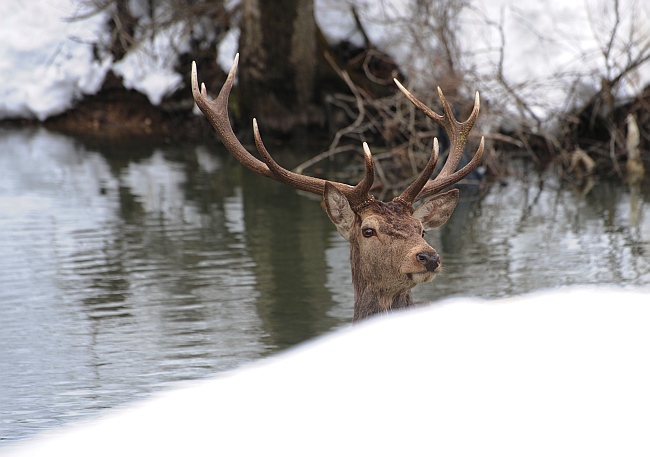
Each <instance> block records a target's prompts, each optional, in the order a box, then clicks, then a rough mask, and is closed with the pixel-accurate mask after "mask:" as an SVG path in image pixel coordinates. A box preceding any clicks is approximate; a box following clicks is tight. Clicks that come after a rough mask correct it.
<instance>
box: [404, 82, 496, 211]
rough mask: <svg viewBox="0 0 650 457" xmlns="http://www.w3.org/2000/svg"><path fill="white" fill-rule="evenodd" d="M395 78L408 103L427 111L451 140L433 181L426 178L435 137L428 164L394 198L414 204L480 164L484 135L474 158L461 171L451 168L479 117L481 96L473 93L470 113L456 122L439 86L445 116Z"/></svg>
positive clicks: (433, 158) (435, 153)
mask: <svg viewBox="0 0 650 457" xmlns="http://www.w3.org/2000/svg"><path fill="white" fill-rule="evenodd" d="M394 81H395V84H397V87H398V88H399V90H401V91H402V92H403V93H404V95H406V97H407V98H408V99H409V100H410V101H411V103H413V104H414V105H415V106H416V107H417V108H418V109H420V110H421V111H422V112H423V113H424V114H426V115H427V117H429V118H430V119H431V120H432V121H434V122H435V123H436V124H438V125H440V126H441V127H442V128H444V129H445V132H447V135H448V136H449V141H450V142H451V146H450V147H449V155H448V157H447V161H446V162H445V165H444V166H443V167H442V170H441V171H440V173H439V174H438V176H436V177H435V179H434V180H432V181H429V178H430V177H431V174H432V173H433V169H434V168H435V164H436V161H437V159H438V141H437V139H434V142H433V154H432V155H431V159H430V160H429V163H428V164H427V166H426V167H425V169H424V170H423V171H422V173H421V174H420V176H419V177H418V178H417V179H416V180H415V181H414V182H413V183H412V184H411V185H410V186H409V187H408V188H407V189H406V190H404V192H402V194H401V195H400V196H399V197H396V198H398V199H399V200H401V201H405V202H408V203H410V204H413V203H414V202H416V201H418V200H421V199H423V198H426V197H429V196H431V195H434V194H437V193H438V192H440V191H441V190H443V189H444V188H446V187H449V186H451V185H452V184H455V183H457V182H458V181H460V180H461V179H463V178H465V177H466V176H467V175H469V174H470V173H471V172H472V171H473V170H474V169H475V168H476V167H477V166H478V164H479V163H480V161H481V157H483V148H484V146H485V138H483V137H482V138H481V144H480V145H479V147H478V150H477V151H476V154H474V157H472V160H470V162H469V163H468V164H467V165H465V166H464V167H463V168H461V169H460V170H458V171H454V170H456V167H458V163H459V162H460V159H461V157H462V156H463V150H464V149H465V144H466V143H467V137H468V136H469V132H470V130H472V127H473V126H474V123H475V122H476V118H477V117H478V111H479V107H480V99H479V95H478V92H476V98H475V99H474V108H473V109H472V113H471V114H470V116H469V118H468V119H467V120H466V121H465V122H458V121H457V120H456V118H455V117H454V113H453V112H452V110H451V106H449V103H448V102H447V100H446V99H445V96H444V94H443V93H442V90H441V89H440V87H438V95H439V96H440V100H441V101H442V109H443V111H444V115H442V116H441V115H440V114H437V113H435V112H434V111H433V110H432V109H431V108H429V107H428V106H426V105H425V104H424V103H422V102H421V101H420V100H418V99H417V98H415V96H414V95H413V94H411V93H410V92H409V91H408V90H407V89H406V88H405V87H404V86H403V85H402V84H401V83H400V82H399V81H398V80H397V79H394Z"/></svg>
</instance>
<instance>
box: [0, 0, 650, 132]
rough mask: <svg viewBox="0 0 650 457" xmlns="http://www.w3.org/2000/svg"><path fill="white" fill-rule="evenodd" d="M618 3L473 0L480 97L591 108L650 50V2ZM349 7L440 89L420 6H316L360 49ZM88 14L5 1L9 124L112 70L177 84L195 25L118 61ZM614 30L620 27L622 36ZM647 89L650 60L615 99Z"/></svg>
mask: <svg viewBox="0 0 650 457" xmlns="http://www.w3.org/2000/svg"><path fill="white" fill-rule="evenodd" d="M231 3H232V2H231ZM619 3H620V9H619V11H618V12H619V13H620V15H617V14H615V13H616V12H615V11H614V10H613V5H614V2H613V1H610V0H602V1H596V2H587V3H585V2H583V1H582V0H570V1H567V0H552V1H549V2H544V3H539V2H533V1H514V0H499V1H491V2H481V1H478V0H474V1H472V2H470V6H469V7H467V8H464V9H463V11H462V13H461V15H460V17H459V18H458V28H459V30H460V33H459V45H460V51H461V55H462V56H463V57H462V63H463V67H464V68H467V69H470V70H472V71H474V72H476V73H477V74H478V76H479V77H478V79H477V81H476V85H478V86H480V87H473V88H472V91H473V90H475V89H479V90H480V91H481V93H482V96H483V99H484V100H491V99H492V100H496V99H499V100H506V101H507V100H509V99H508V97H509V96H510V95H511V94H509V89H513V88H514V89H516V90H517V93H518V95H519V97H521V98H522V99H524V100H525V101H526V103H528V104H529V108H530V111H529V112H528V114H529V115H534V116H537V117H539V118H540V119H544V118H546V117H548V116H550V115H551V114H552V113H554V112H558V111H563V110H565V109H567V108H569V107H571V106H573V105H575V104H577V103H580V102H581V101H584V100H585V98H586V97H588V96H590V95H591V94H593V93H594V91H596V90H597V89H598V88H599V87H600V84H601V78H605V79H607V78H614V77H615V76H616V74H617V72H619V71H622V70H623V69H625V68H626V66H627V65H628V64H629V63H630V62H629V61H628V59H629V58H630V57H634V56H638V55H643V53H644V52H645V53H646V54H647V53H648V52H650V25H649V24H650V3H649V2H643V1H640V0H621V1H620V2H619ZM350 4H355V5H356V7H357V10H358V11H359V14H360V18H361V21H362V23H363V25H364V27H365V30H366V32H367V33H368V36H369V37H370V39H371V40H372V41H373V43H374V44H376V45H377V46H379V47H380V48H381V49H383V50H384V51H386V52H387V53H388V54H390V55H392V56H393V57H394V58H395V60H396V61H397V63H398V64H399V65H400V66H401V67H402V68H403V69H405V70H406V71H407V73H408V74H409V75H410V76H411V78H413V79H414V81H416V82H417V80H418V77H419V80H420V81H419V82H420V83H424V84H428V85H431V84H433V85H435V84H436V81H430V80H429V79H430V78H431V72H430V71H429V69H430V68H431V67H432V66H433V65H432V62H431V61H430V56H427V55H423V54H426V49H427V46H428V45H427V44H426V43H425V44H424V47H423V45H422V43H420V44H418V45H416V44H415V41H414V37H413V36H411V35H409V31H408V30H407V29H405V23H407V22H408V21H406V18H408V17H411V16H409V14H412V12H411V8H412V2H411V1H409V0H390V1H385V2H361V1H352V2H346V1H340V0H315V15H316V20H317V22H318V24H319V25H320V27H321V29H322V30H323V32H324V33H325V35H326V37H327V38H328V39H329V40H330V41H331V42H337V41H341V40H350V41H352V42H357V43H358V44H361V43H360V40H361V38H360V35H359V33H358V31H357V30H356V29H355V23H354V19H353V17H352V15H351V13H350ZM131 7H132V10H133V11H132V15H133V16H134V17H142V15H143V14H144V13H143V12H142V11H138V2H135V1H134V2H132V5H131ZM87 12H88V10H87V7H86V6H82V3H81V2H80V1H79V0H32V1H29V2H24V1H21V0H5V1H3V2H2V3H1V4H0V40H1V42H2V43H3V46H2V47H0V78H1V81H0V82H1V85H0V87H1V89H0V119H6V118H37V119H41V120H42V119H46V118H48V117H50V116H52V115H55V114H58V113H61V112H63V111H65V110H66V109H68V108H69V107H71V106H72V105H73V103H74V102H75V101H76V100H78V99H79V98H80V97H82V96H84V95H87V94H94V93H96V92H97V91H98V90H99V88H100V87H101V84H102V82H103V80H104V77H105V75H106V73H107V72H108V71H109V70H110V69H112V70H113V71H114V72H115V73H116V74H117V75H119V76H122V77H123V80H124V85H125V87H126V88H133V89H136V90H138V91H140V92H142V93H144V94H146V95H147V97H148V98H149V100H150V101H151V102H152V103H153V104H159V103H160V102H161V100H163V98H164V97H165V96H166V95H168V94H170V93H171V92H173V91H174V90H176V89H177V88H178V87H179V85H180V84H181V81H182V75H180V74H179V73H178V72H177V71H176V69H175V66H176V64H177V61H178V55H179V53H181V52H188V51H190V49H189V38H190V37H189V36H187V35H188V33H189V32H188V30H189V29H190V28H189V27H186V26H185V25H182V24H180V23H177V24H176V25H174V24H172V25H170V26H168V27H167V28H165V29H161V30H158V31H157V32H156V34H155V36H154V38H153V39H145V40H142V41H141V43H140V44H138V45H137V46H136V47H135V49H134V50H132V51H131V52H129V53H128V54H127V55H126V57H125V58H124V59H122V60H121V61H120V62H113V59H112V57H110V54H109V53H108V52H106V51H105V50H104V49H103V47H105V44H106V42H107V41H108V33H109V32H108V30H107V26H106V24H107V20H108V16H107V13H106V12H102V13H98V14H95V15H90V16H89V17H85V16H86V13H87ZM84 17H85V18H84ZM74 18H77V19H76V20H71V19H74ZM612 30H616V31H617V33H616V35H615V36H613V37H612V35H611V32H612ZM236 43H237V29H236V28H234V29H232V30H231V31H230V32H229V33H228V34H226V37H225V38H224V41H222V43H221V45H220V47H219V48H220V55H219V63H220V64H221V65H222V66H224V67H225V69H227V68H229V67H230V63H231V62H232V57H233V56H234V53H235V52H236ZM606 49H609V52H605V51H606ZM423 51H424V52H423ZM98 57H99V61H98V60H97V58H98ZM648 83H650V61H648V62H645V63H643V64H642V65H640V66H638V67H637V68H635V69H634V70H632V71H630V72H629V75H628V77H627V78H625V80H624V81H623V84H621V86H620V90H619V92H618V94H617V95H619V96H626V95H631V94H635V93H639V91H640V90H641V89H642V88H643V87H644V86H646V85H647V84H648ZM188 93H189V92H188ZM513 104H515V103H514V101H513Z"/></svg>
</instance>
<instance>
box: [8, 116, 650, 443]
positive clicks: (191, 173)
mask: <svg viewBox="0 0 650 457" xmlns="http://www.w3.org/2000/svg"><path fill="white" fill-rule="evenodd" d="M280 161H282V156H280ZM649 202H650V195H649V193H648V190H647V187H646V189H645V190H643V189H640V190H638V189H637V190H635V191H630V190H628V189H626V188H625V187H622V186H619V185H612V184H607V183H598V184H597V185H596V186H595V187H594V188H593V189H591V191H589V192H588V193H586V194H585V193H584V192H581V191H580V190H579V189H575V188H572V187H569V186H564V185H562V184H561V183H559V182H557V181H556V180H554V179H553V178H552V177H548V176H546V177H538V176H536V175H532V174H531V176H530V177H529V178H527V179H526V180H525V181H524V182H522V181H515V180H512V181H508V182H507V183H506V185H496V186H492V187H491V188H489V189H488V191H487V193H486V194H485V196H484V197H483V198H482V199H480V200H478V199H472V200H467V201H464V202H462V203H461V205H460V206H459V208H458V209H457V211H456V212H455V213H454V216H453V217H452V219H451V220H450V221H449V222H448V224H446V225H445V226H444V227H443V228H442V229H440V230H438V231H435V232H432V233H430V234H429V235H428V238H429V241H430V243H431V244H432V245H433V246H435V247H436V248H437V249H438V250H439V252H440V253H441V255H442V257H443V260H444V265H445V270H444V273H443V275H441V277H439V278H438V279H437V280H436V281H435V282H434V283H433V284H428V285H424V286H419V288H418V289H416V294H415V295H416V299H417V300H419V301H421V302H426V301H430V300H437V299H440V298H443V297H446V296H451V295H459V294H464V295H476V296H481V297H499V296H506V295H511V294H514V293H521V292H526V291H530V290H535V289H539V288H547V287H553V286H557V285H564V284H585V283H609V284H629V285H639V284H643V285H648V284H650V255H649V251H650V203H649ZM347 259H348V247H347V244H346V242H345V241H344V240H343V239H342V238H340V237H339V235H338V234H337V233H336V230H335V229H334V227H333V226H332V224H331V223H330V222H329V220H328V219H327V216H326V215H325V213H324V212H323V211H322V209H321V208H320V205H319V203H318V201H316V200H314V199H310V198H306V197H304V196H300V195H298V194H297V193H296V192H294V191H292V190H291V189H288V188H285V187H284V186H282V185H280V184H277V183H275V182H271V181H269V180H266V179H263V178H260V177H257V176H254V175H253V174H252V173H250V172H248V171H247V170H243V169H242V167H240V166H239V165H238V164H237V163H235V162H234V161H233V160H231V159H229V158H228V156H226V155H225V154H223V153H222V152H221V151H214V150H211V149H208V148H206V147H204V146H200V145H199V146H186V147H179V146H150V145H132V146H129V147H124V146H120V147H116V146H111V145H99V146H98V145H88V144H84V143H82V142H81V141H79V140H75V139H73V138H69V137H65V136H61V135H57V134H52V133H48V132H46V131H43V130H38V129H34V130H31V129H21V130H11V129H9V130H0V348H1V350H0V440H2V441H0V443H2V442H4V443H6V442H9V441H12V440H15V439H20V438H24V437H27V436H30V435H33V434H34V433H36V432H38V431H40V430H43V429H47V428H51V427H54V426H57V425H59V424H62V423H65V422H68V421H70V420H73V419H74V418H77V417H81V416H86V415H88V414H92V413H96V412H98V411H100V410H102V409H105V408H110V407H112V406H115V405H118V404H121V403H124V402H127V401H130V400H133V399H135V398H139V397H142V396H144V395H147V394H148V393H150V392H152V391H155V390H158V389H161V388H163V387H165V386H167V385H168V384H169V383H170V382H173V381H176V380H185V379H194V378H199V377H204V376H207V375H210V374H213V373H216V372H218V371H222V370H226V369H229V368H233V367H236V366H238V365H241V364H243V363H245V362H248V361H251V360H254V359H257V358H260V357H264V356H266V355H268V354H272V353H274V352H276V351H278V350H280V349H283V348H286V347H290V346H292V345H295V344H297V343H299V342H301V341H304V340H306V339H308V338H312V337H314V336H317V335H319V334H322V333H324V332H327V331H330V330H332V329H335V328H337V327H340V326H344V325H348V323H349V322H350V320H351V317H352V300H353V294H352V288H351V285H350V279H349V264H348V260H347ZM0 446H1V444H0Z"/></svg>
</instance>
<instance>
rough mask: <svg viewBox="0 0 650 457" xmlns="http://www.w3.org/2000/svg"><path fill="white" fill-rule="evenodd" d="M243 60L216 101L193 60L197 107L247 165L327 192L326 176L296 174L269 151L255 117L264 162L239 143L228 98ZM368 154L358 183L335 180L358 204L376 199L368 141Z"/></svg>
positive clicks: (291, 183)
mask: <svg viewBox="0 0 650 457" xmlns="http://www.w3.org/2000/svg"><path fill="white" fill-rule="evenodd" d="M238 63H239V54H237V55H236V56H235V60H234V62H233V64H232V67H231V69H230V72H229V73H228V77H227V78H226V82H225V83H224V85H223V87H222V88H221V91H220V92H219V95H218V96H217V98H216V99H215V100H209V99H208V96H207V90H206V88H205V85H204V84H201V90H199V85H198V77H197V72H196V63H195V62H192V95H193V96H194V100H195V101H196V104H197V106H198V107H199V108H200V109H201V111H202V112H203V114H204V115H205V116H206V117H207V118H208V120H209V121H210V123H211V124H212V126H213V127H214V129H215V130H216V131H217V133H218V134H219V137H220V138H221V141H222V142H223V144H224V146H226V149H228V151H230V153H231V154H232V155H233V156H234V157H235V158H236V159H237V160H238V161H239V162H240V163H241V164H242V165H244V166H245V167H247V168H248V169H250V170H252V171H254V172H255V173H257V174H260V175H262V176H266V177H268V178H272V179H275V180H276V181H280V182H282V183H284V184H287V185H289V186H291V187H293V188H295V189H299V190H304V191H306V192H311V193H314V194H318V195H323V191H324V190H325V183H326V181H325V180H324V179H320V178H314V177H312V176H305V175H301V174H299V173H295V172H292V171H289V170H286V169H285V168H282V167H281V166H280V165H278V164H277V162H275V160H273V158H272V157H271V155H270V154H269V152H268V151H267V149H266V147H265V146H264V143H263V142H262V137H261V136H260V132H259V128H258V126H257V121H256V120H255V119H253V133H254V137H255V145H256V146H257V150H258V152H259V153H260V156H261V157H262V160H263V161H260V160H259V159H257V158H255V157H254V156H253V155H252V154H251V153H250V152H248V150H247V149H246V148H245V147H244V146H243V145H242V144H241V143H240V142H239V140H238V139H237V136H236V135H235V132H233V130H232V127H231V125H230V118H229V116H228V97H229V96H230V91H231V90H232V87H233V84H234V82H235V74H236V72H237V64H238ZM364 154H365V163H366V175H365V177H364V178H363V179H362V180H361V182H360V183H359V184H357V185H356V186H351V185H349V184H345V183H340V182H332V184H333V185H334V186H336V188H338V189H339V190H340V191H341V192H342V193H343V194H344V195H345V196H346V197H347V199H348V201H349V202H350V205H351V206H352V207H353V208H354V207H355V206H360V205H364V204H365V203H367V202H369V201H372V200H374V198H373V197H372V195H370V193H369V191H370V187H371V186H372V182H373V179H374V165H373V162H372V155H371V154H370V150H369V149H368V146H367V145H366V144H364Z"/></svg>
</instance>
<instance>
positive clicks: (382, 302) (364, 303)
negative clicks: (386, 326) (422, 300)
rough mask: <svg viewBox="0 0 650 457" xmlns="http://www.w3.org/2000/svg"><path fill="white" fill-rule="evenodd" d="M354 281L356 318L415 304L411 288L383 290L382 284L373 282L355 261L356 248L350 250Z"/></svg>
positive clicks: (355, 319)
mask: <svg viewBox="0 0 650 457" xmlns="http://www.w3.org/2000/svg"><path fill="white" fill-rule="evenodd" d="M350 265H351V266H352V283H353V285H354V318H353V322H356V321H359V320H361V319H364V318H366V317H369V316H372V315H374V314H379V313H386V312H388V311H390V310H393V309H400V308H406V307H409V306H413V304H414V302H413V295H412V294H411V289H405V290H401V291H397V292H395V291H386V290H382V288H381V285H378V284H376V283H372V282H371V281H369V280H368V279H367V278H365V277H364V276H363V274H362V272H361V268H360V266H359V262H358V261H355V250H354V249H351V252H350Z"/></svg>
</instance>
